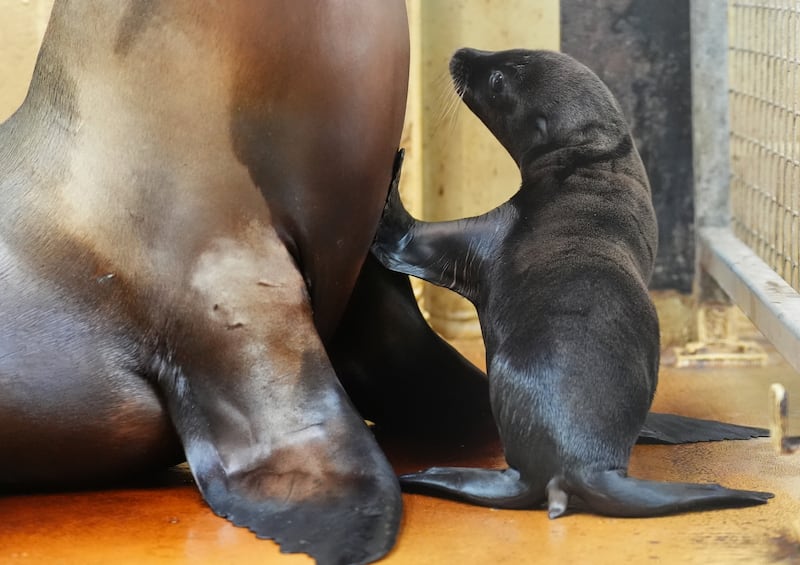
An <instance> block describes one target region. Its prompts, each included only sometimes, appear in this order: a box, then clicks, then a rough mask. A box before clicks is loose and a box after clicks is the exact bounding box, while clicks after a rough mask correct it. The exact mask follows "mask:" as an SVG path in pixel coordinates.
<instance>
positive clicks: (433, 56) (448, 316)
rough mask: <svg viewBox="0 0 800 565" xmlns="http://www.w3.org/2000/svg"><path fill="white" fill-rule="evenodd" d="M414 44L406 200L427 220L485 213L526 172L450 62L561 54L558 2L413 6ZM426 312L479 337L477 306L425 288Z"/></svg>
mask: <svg viewBox="0 0 800 565" xmlns="http://www.w3.org/2000/svg"><path fill="white" fill-rule="evenodd" d="M408 4H409V17H410V21H411V39H412V53H411V55H412V74H411V84H410V89H409V109H408V110H409V111H408V115H407V123H406V127H407V135H406V137H405V139H404V145H405V146H406V148H407V153H408V158H407V161H406V165H405V167H404V172H403V174H404V177H403V186H402V191H403V199H404V201H405V202H406V203H407V204H409V208H410V209H411V210H412V212H413V213H414V214H415V215H417V216H419V217H422V218H425V219H427V220H447V219H453V218H461V217H465V216H471V215H476V214H480V213H483V212H485V211H487V210H489V209H491V208H493V207H494V206H496V205H498V204H500V203H501V202H504V201H505V200H507V199H508V197H509V196H510V195H511V194H513V193H514V192H515V191H516V189H517V188H518V187H519V182H520V178H519V172H518V169H517V167H516V165H515V164H514V162H513V161H512V160H511V158H510V157H509V156H508V155H507V154H506V152H505V150H504V149H503V148H502V147H501V146H500V144H499V143H497V141H496V140H495V139H494V137H493V136H492V135H491V134H490V133H489V132H488V130H487V129H486V128H485V127H484V126H483V124H481V123H480V121H479V120H478V119H477V118H476V117H475V116H474V115H472V113H471V112H470V111H469V110H468V109H467V108H466V106H464V105H463V104H462V103H461V102H460V101H458V99H457V97H456V96H455V94H454V93H453V88H452V86H451V83H450V79H449V74H448V62H449V59H450V56H451V55H452V53H453V52H454V51H455V50H456V49H458V48H459V47H475V48H478V49H486V50H500V49H511V48H517V47H523V48H528V49H552V50H557V49H558V48H559V44H560V35H559V32H560V22H559V16H560V14H559V2H558V0H537V1H535V2H533V1H530V0H480V1H479V0H408ZM422 296H423V306H424V308H425V310H426V311H427V313H428V315H429V320H430V322H431V324H432V325H433V327H434V328H436V329H437V330H438V331H439V332H441V333H442V334H443V335H445V336H446V337H464V336H477V335H479V328H478V323H477V315H476V314H475V310H474V309H473V308H472V306H471V305H470V304H469V303H468V302H466V301H465V300H463V299H461V298H459V297H458V296H456V295H455V294H454V293H452V292H449V291H447V290H444V289H439V288H433V287H428V286H426V287H425V288H424V291H422Z"/></svg>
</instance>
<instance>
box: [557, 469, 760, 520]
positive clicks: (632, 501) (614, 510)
mask: <svg viewBox="0 0 800 565" xmlns="http://www.w3.org/2000/svg"><path fill="white" fill-rule="evenodd" d="M568 489H569V492H570V493H571V494H575V495H577V496H579V497H581V498H582V499H583V501H584V502H585V503H586V504H587V506H589V508H591V510H592V511H594V512H597V513H598V514H604V515H607V516H618V517H647V516H663V515H665V514H675V513H678V512H689V511H693V510H711V509H715V508H736V507H742V506H754V505H756V504H764V503H765V502H767V500H769V499H770V498H772V497H773V494H772V493H769V492H758V491H750V490H734V489H729V488H725V487H723V486H720V485H717V484H693V483H663V482H658V481H644V480H640V479H634V478H632V477H626V476H625V475H624V474H623V473H622V472H621V471H598V472H594V473H585V474H583V475H582V476H579V477H577V478H576V477H572V478H571V479H570V480H569V481H568Z"/></svg>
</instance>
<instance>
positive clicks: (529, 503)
mask: <svg viewBox="0 0 800 565" xmlns="http://www.w3.org/2000/svg"><path fill="white" fill-rule="evenodd" d="M400 484H401V485H402V487H403V490H404V491H405V492H412V493H419V494H431V495H435V496H440V497H444V498H450V499H453V500H459V501H463V502H469V503H472V504H478V505H480V506H489V507H492V508H516V509H526V508H535V507H537V506H539V505H541V503H542V502H544V497H545V491H544V489H541V492H537V491H535V490H534V489H531V488H530V486H529V485H528V484H526V483H525V482H524V481H522V479H521V478H520V474H519V472H518V471H516V470H515V469H505V470H503V471H501V470H497V469H475V468H471V467H431V468H430V469H428V470H426V471H420V472H419V473H409V474H407V475H401V476H400Z"/></svg>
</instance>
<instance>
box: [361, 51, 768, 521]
mask: <svg viewBox="0 0 800 565" xmlns="http://www.w3.org/2000/svg"><path fill="white" fill-rule="evenodd" d="M450 71H451V74H452V76H453V81H454V83H455V86H456V89H457V91H458V92H459V93H460V94H461V95H462V96H463V99H464V101H465V103H466V104H467V106H469V108H470V109H471V110H472V111H473V112H474V113H475V114H476V115H477V116H478V118H480V119H481V121H483V123H484V124H485V125H486V126H487V127H488V128H489V130H491V132H492V133H493V134H494V136H495V137H496V138H497V139H498V141H500V143H501V144H502V145H503V146H504V147H505V148H506V149H507V150H508V152H509V153H510V154H511V156H512V157H513V158H514V160H515V161H516V162H517V164H518V165H519V167H520V172H521V176H522V185H521V187H520V189H519V191H518V192H517V193H516V194H515V195H514V196H512V198H511V199H510V200H509V201H508V202H506V203H504V204H502V205H501V206H499V207H497V208H495V209H494V210H491V211H489V212H487V213H486V214H484V215H482V216H478V217H474V218H468V219H464V220H457V221H453V222H433V223H427V222H418V221H415V220H414V219H413V218H412V217H411V216H410V215H409V214H408V213H407V212H406V211H405V210H404V208H403V206H402V203H401V202H400V198H399V194H398V192H397V190H396V182H395V183H394V184H393V189H392V190H391V192H390V195H389V199H388V201H387V206H386V211H385V213H384V216H383V220H382V221H381V226H380V228H379V231H378V235H377V238H376V242H375V244H374V246H373V251H374V253H375V254H376V256H377V257H378V258H379V259H380V260H381V262H382V263H383V264H384V265H385V266H387V267H389V268H392V269H395V270H398V271H400V272H403V273H407V274H410V275H414V276H418V277H420V278H423V279H425V280H428V281H430V282H433V283H435V284H438V285H441V286H445V287H448V288H451V289H453V290H455V291H457V292H459V293H460V294H462V295H464V296H465V297H466V298H468V299H469V300H471V301H472V302H473V303H474V304H475V306H476V308H477V310H478V317H479V319H480V323H481V329H482V332H483V337H484V340H485V342H486V359H487V369H488V374H489V382H490V390H491V401H492V408H493V411H494V415H495V420H496V423H497V426H498V431H499V433H500V437H501V439H502V441H503V446H504V450H505V455H506V459H507V461H508V464H509V468H508V469H506V470H504V471H496V470H485V469H467V468H433V469H429V470H427V471H423V472H420V473H414V474H411V475H405V476H403V477H401V482H402V484H403V485H404V486H405V487H407V488H410V489H420V490H424V491H432V492H435V493H440V494H442V493H443V494H445V495H448V496H452V497H455V498H458V499H462V500H466V501H471V502H474V503H478V504H484V505H488V506H495V507H501V508H531V507H536V506H538V505H541V504H543V503H547V505H548V508H549V513H550V516H551V517H556V516H559V515H561V514H562V513H563V512H564V511H565V510H566V508H567V503H568V499H569V496H570V495H576V496H578V497H580V498H581V499H583V501H584V502H585V503H586V505H587V506H588V507H589V509H591V510H592V511H595V512H598V513H601V514H607V515H612V516H653V515H659V514H666V513H671V512H680V511H687V510H698V509H705V508H713V507H720V506H746V505H751V504H761V503H764V502H766V500H767V499H768V498H771V496H772V495H771V494H769V493H763V492H754V491H742V490H732V489H727V488H724V487H721V486H719V485H699V484H685V483H663V482H657V481H643V480H638V479H634V478H632V477H628V476H627V468H628V460H629V457H630V452H631V449H632V447H633V445H634V443H635V442H636V439H637V437H638V436H639V435H640V434H641V433H642V430H643V428H644V429H645V432H646V433H645V435H655V436H656V437H658V436H659V435H660V434H659V433H655V434H653V433H652V432H653V431H656V432H658V429H659V428H664V429H666V428H667V427H669V426H670V425H673V424H674V425H675V426H676V429H677V430H678V434H677V435H678V437H679V438H680V437H681V436H683V437H684V438H687V439H688V438H689V436H690V433H686V430H687V429H688V430H691V428H692V427H696V428H698V430H699V435H703V434H704V433H707V434H708V437H713V436H715V435H716V434H720V436H721V437H724V436H725V434H727V433H728V431H732V432H733V433H734V435H733V436H732V437H736V434H737V433H738V432H737V431H736V430H735V426H734V427H733V428H731V429H730V430H727V429H726V428H728V425H726V424H720V423H718V422H708V421H700V420H693V419H684V418H680V417H678V416H670V415H651V416H652V417H650V418H648V411H649V409H650V405H651V402H652V400H653V395H654V393H655V390H656V383H657V380H658V365H659V328H658V318H657V315H656V311H655V308H654V306H653V304H652V301H651V300H650V297H649V294H648V290H647V282H648V281H649V279H650V274H651V271H652V268H653V263H654V259H655V252H656V245H657V229H656V218H655V213H654V211H653V207H652V203H651V197H650V187H649V183H648V179H647V175H646V173H645V170H644V167H643V165H642V162H641V159H640V158H639V155H638V152H637V151H636V148H635V146H634V144H633V140H632V137H631V135H630V132H629V130H628V127H627V124H626V123H625V120H624V117H623V115H622V112H621V110H620V109H619V107H618V105H617V103H616V101H615V100H614V98H613V96H612V95H611V93H610V92H609V91H608V89H607V88H606V87H605V85H604V84H603V83H602V82H601V81H600V79H599V78H598V77H597V76H596V75H595V74H594V73H592V72H591V71H590V70H589V69H587V68H586V67H584V66H583V65H581V64H580V63H578V62H577V61H575V60H574V59H571V58H570V57H568V56H566V55H563V54H560V53H551V52H541V51H524V50H512V51H503V52H497V53H488V52H482V51H476V50H471V49H462V50H459V51H458V52H456V54H455V55H454V56H453V58H452V60H451V64H450ZM395 168H396V174H395V176H397V169H399V166H398V165H397V164H396V165H395ZM681 430H683V431H681ZM740 431H743V432H744V436H745V437H747V436H749V434H750V433H751V432H752V433H754V435H756V434H758V433H760V431H759V430H752V429H750V430H749V431H748V430H747V428H744V429H742V430H740Z"/></svg>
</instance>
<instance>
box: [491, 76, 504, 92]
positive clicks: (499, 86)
mask: <svg viewBox="0 0 800 565" xmlns="http://www.w3.org/2000/svg"><path fill="white" fill-rule="evenodd" d="M505 84H506V77H504V76H503V73H502V72H501V71H492V74H491V75H489V88H491V89H492V92H500V91H501V90H503V87H504V86H505Z"/></svg>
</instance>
